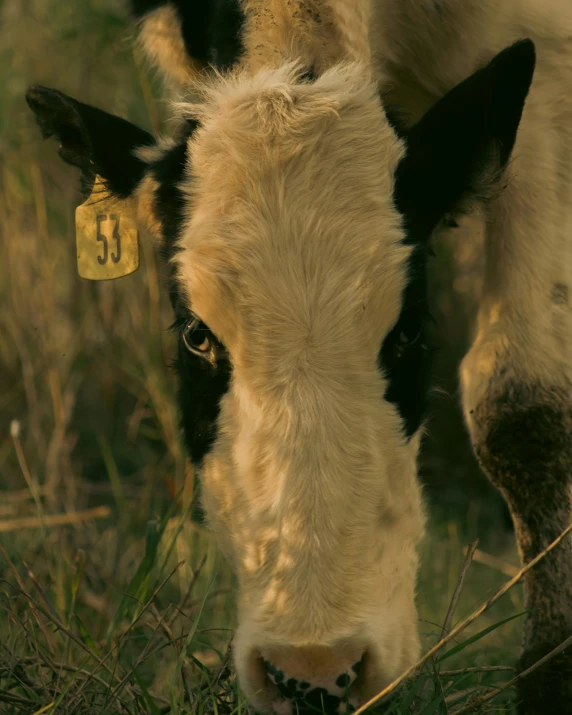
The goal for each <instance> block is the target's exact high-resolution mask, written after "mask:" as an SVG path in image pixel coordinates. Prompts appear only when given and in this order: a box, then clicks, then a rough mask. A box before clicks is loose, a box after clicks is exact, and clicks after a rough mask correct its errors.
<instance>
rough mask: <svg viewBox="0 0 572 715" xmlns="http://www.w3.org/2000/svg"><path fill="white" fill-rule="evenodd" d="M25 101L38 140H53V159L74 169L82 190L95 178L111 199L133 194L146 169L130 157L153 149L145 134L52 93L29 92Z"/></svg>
mask: <svg viewBox="0 0 572 715" xmlns="http://www.w3.org/2000/svg"><path fill="white" fill-rule="evenodd" d="M26 101H27V103H28V106H29V107H30V109H31V110H32V112H34V114H35V116H36V121H37V122H38V124H39V126H40V128H41V130H42V134H43V136H44V138H47V137H50V136H56V137H57V138H58V140H59V142H60V147H59V155H60V156H61V158H62V159H63V160H64V161H65V162H67V163H68V164H73V165H75V166H78V167H79V168H80V169H81V171H82V175H83V178H84V180H85V181H86V182H87V183H88V184H91V183H93V180H94V178H95V175H96V174H97V175H99V176H100V177H101V178H102V179H103V181H104V183H105V184H106V186H107V189H108V190H109V191H110V192H111V194H113V195H114V196H117V197H118V198H127V197H128V196H129V195H130V194H131V193H132V192H133V190H134V189H135V187H136V186H137V184H138V183H139V181H140V180H141V179H142V177H143V174H144V173H145V169H146V164H145V163H144V162H143V161H141V160H140V159H139V158H138V157H137V156H135V154H134V151H135V150H136V149H137V148H138V147H143V146H150V145H153V144H155V140H154V139H153V137H152V136H151V134H149V133H148V132H146V131H144V130H143V129H140V128H139V127H136V126H135V125H134V124H131V123H130V122H127V121H126V120H125V119H121V118H120V117H116V116H114V115H112V114H108V113H107V112H103V111H102V110H101V109H96V108H95V107H90V106H89V105H87V104H82V103H81V102H78V101H77V100H75V99H72V98H71V97H68V96H67V95H65V94H63V92H58V91H57V90H56V89H48V88H47V87H39V86H34V87H30V88H29V89H28V91H27V92H26Z"/></svg>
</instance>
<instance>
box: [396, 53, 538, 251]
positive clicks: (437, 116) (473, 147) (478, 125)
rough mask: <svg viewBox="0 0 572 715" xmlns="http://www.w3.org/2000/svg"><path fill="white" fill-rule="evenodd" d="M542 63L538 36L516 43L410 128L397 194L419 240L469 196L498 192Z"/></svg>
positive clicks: (408, 225) (400, 168) (398, 205)
mask: <svg viewBox="0 0 572 715" xmlns="http://www.w3.org/2000/svg"><path fill="white" fill-rule="evenodd" d="M534 65H535V50H534V43H533V42H532V40H529V39H526V40H521V41H519V42H516V43H515V44H514V45H511V46H510V47H508V48H507V49H505V50H503V51H502V52H500V53H499V54H498V55H497V56H496V57H495V58H494V59H493V60H492V61H491V62H490V63H489V64H488V65H487V66H486V67H483V68H482V69H481V70H479V71H477V72H475V73H474V74H473V75H471V76H470V77H469V78H468V79H466V80H465V81H464V82H461V84H459V85H457V86H456V87H455V88H454V89H452V90H451V91H450V92H448V93H447V94H446V95H445V96H444V97H443V98H442V99H440V100H439V101H438V102H437V103H436V104H435V105H434V106H433V107H432V108H431V109H430V110H429V111H428V112H427V114H426V115H425V116H424V117H423V118H422V119H421V120H420V121H419V122H418V123H417V124H416V125H414V126H413V127H412V129H411V130H410V131H409V132H408V134H407V136H406V144H407V153H406V155H405V157H404V158H403V160H402V161H401V162H400V164H399V165H398V168H397V170H396V173H395V191H394V199H395V203H396V206H397V208H398V210H399V211H400V212H401V213H402V214H403V215H404V217H405V221H406V224H407V230H408V233H409V234H411V236H412V238H413V237H417V238H422V237H427V236H428V235H429V234H430V232H431V231H432V230H433V229H434V228H435V226H436V225H437V223H438V222H439V221H440V220H441V218H442V217H443V215H444V214H445V213H447V212H448V211H452V210H453V209H454V208H455V207H456V206H458V205H459V203H460V202H461V201H463V200H464V199H466V198H471V197H479V196H481V195H483V193H484V195H486V193H487V189H488V191H489V192H490V188H491V187H490V184H491V182H492V181H493V179H494V178H497V179H498V177H499V175H500V173H501V172H502V170H503V169H504V168H505V166H506V164H507V162H508V160H509V158H510V155H511V152H512V149H513V147H514V143H515V140H516V133H517V129H518V125H519V123H520V119H521V116H522V110H523V107H524V102H525V99H526V96H527V94H528V90H529V88H530V84H531V82H532V76H533V74H534ZM487 185H488V186H487Z"/></svg>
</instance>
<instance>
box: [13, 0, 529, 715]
mask: <svg viewBox="0 0 572 715" xmlns="http://www.w3.org/2000/svg"><path fill="white" fill-rule="evenodd" d="M0 28H1V30H0V67H1V68H2V70H3V72H2V75H3V78H4V82H3V83H2V86H1V87H0V99H1V102H2V104H1V107H2V108H1V109H0V154H1V157H0V158H1V163H0V241H1V252H2V253H1V255H2V260H1V261H0V298H1V301H2V311H0V484H1V487H2V492H1V494H0V544H1V546H2V549H3V551H2V553H1V554H0V712H1V713H2V715H4V714H6V715H16V714H18V715H23V714H24V713H25V714H30V715H31V714H32V713H36V714H39V713H42V712H46V713H48V712H49V713H65V714H66V715H67V714H71V713H81V714H82V715H85V714H90V713H93V714H94V715H104V714H107V713H133V714H135V713H149V714H150V715H156V713H180V714H181V715H183V714H184V713H191V712H192V713H203V712H205V713H211V712H212V713H221V714H222V713H235V712H237V713H239V712H243V711H247V710H248V704H247V703H245V702H244V700H243V699H241V697H240V694H239V692H238V689H237V686H236V680H235V678H234V675H233V673H232V668H231V667H230V665H229V659H228V645H229V641H230V637H231V634H232V628H233V626H234V620H233V618H234V616H233V614H234V610H233V598H234V594H233V587H234V581H233V577H232V575H231V574H230V573H229V570H228V568H227V566H226V565H225V563H224V562H223V561H222V560H221V558H220V556H219V555H218V554H217V551H216V548H215V546H214V543H213V540H212V536H211V535H210V534H209V533H208V532H207V531H205V530H204V529H203V528H202V527H201V526H200V525H199V524H198V523H197V520H196V519H191V518H190V517H191V516H193V510H194V506H195V498H194V497H195V496H196V484H195V483H194V480H193V477H192V474H190V473H189V472H187V471H186V465H185V456H184V452H183V449H182V446H181V444H180V441H179V434H178V418H177V414H176V409H175V399H174V396H175V387H174V383H173V376H172V375H171V374H170V372H169V369H168V367H167V363H168V359H169V357H170V356H171V355H172V348H173V345H172V336H171V335H170V334H169V333H168V331H167V326H168V325H169V323H170V320H171V317H170V313H169V306H168V304H167V303H168V301H167V298H166V295H165V286H164V283H163V282H162V277H161V270H162V269H161V266H160V265H159V264H158V263H157V261H156V257H155V255H154V252H153V249H152V246H151V243H150V241H148V240H143V242H142V243H143V256H142V267H141V269H140V270H139V271H138V272H137V273H136V274H134V275H131V276H128V277H126V278H124V279H121V280H119V281H111V282H103V283H99V284H98V283H91V282H88V281H83V280H81V279H80V278H78V276H77V272H76V267H75V249H74V227H73V212H74V207H75V205H76V204H77V176H76V173H75V170H73V169H71V168H70V167H66V166H65V165H64V164H63V163H62V162H61V161H60V160H59V159H58V157H57V156H56V151H55V149H56V147H55V145H54V144H53V143H52V142H42V141H41V139H40V137H39V132H38V131H37V129H36V128H35V127H34V126H33V120H32V116H31V114H30V113H29V112H28V111H27V109H26V107H25V103H24V99H23V97H24V91H25V88H26V86H27V85H28V84H31V83H40V84H46V85H48V86H55V87H57V88H59V89H61V90H63V91H65V92H67V93H69V94H71V95H72V96H75V97H77V98H78V99H81V100H83V101H86V102H91V103H94V104H97V105H99V106H101V107H102V108H104V109H106V110H108V111H111V112H115V113H118V114H121V115H123V116H126V117H128V118H129V119H131V120H132V121H135V122H137V123H139V124H140V125H141V126H144V127H145V128H147V129H151V128H153V127H155V128H156V127H157V126H159V125H161V124H164V123H165V119H166V118H167V117H168V109H167V107H166V105H165V103H164V101H163V100H162V99H161V93H160V88H159V86H158V83H157V82H156V81H155V79H154V78H153V76H152V75H150V74H149V72H148V71H147V70H146V69H145V68H144V65H142V64H141V63H140V62H139V61H138V59H137V57H136V56H135V55H134V52H133V45H132V42H131V38H130V31H129V30H128V29H126V28H127V25H126V22H125V9H124V5H123V3H121V2H119V0H84V1H83V2H81V3H75V2H74V3H72V2H64V1H63V0H27V1H26V2H23V1H22V0H4V2H2V3H0ZM495 508H496V507H495ZM93 509H98V510H99V511H96V512H92V514H93V513H95V514H96V515H97V516H98V518H91V517H87V518H85V519H83V520H81V519H79V518H78V517H77V514H78V512H79V511H82V510H93ZM106 509H107V511H106ZM485 511H486V506H485ZM62 514H64V515H67V517H68V518H69V519H70V520H72V521H73V523H72V524H70V525H64V526H50V518H51V517H52V516H53V515H62ZM74 515H76V516H75V517H74ZM194 516H196V513H195V514H194ZM485 516H486V515H485ZM469 517H470V518H469V519H468V522H467V521H466V520H465V521H463V520H461V522H460V523H461V524H466V527H463V528H460V527H458V526H455V524H456V523H457V522H455V521H452V520H451V519H449V518H448V517H447V518H442V517H440V516H439V515H438V514H437V513H434V514H433V526H432V528H431V530H430V535H429V537H428V539H427V542H426V544H425V546H424V553H423V568H422V572H421V575H420V581H419V598H418V600H419V606H420V617H421V630H422V633H423V642H424V647H429V646H431V645H433V644H434V643H435V642H436V639H437V638H438V636H439V634H440V631H441V626H442V623H443V621H444V618H445V614H446V611H447V608H448V605H449V602H450V599H451V596H452V593H453V591H454V589H455V584H456V582H457V579H458V576H459V572H460V570H461V567H462V563H463V558H464V557H463V549H464V547H465V546H466V545H467V544H468V543H469V541H470V540H472V539H473V538H474V536H475V533H476V532H478V531H479V529H478V528H477V526H475V525H478V524H479V523H485V522H486V523H487V524H488V523H489V522H488V521H486V519H484V521H483V520H481V521H479V519H477V518H476V517H475V512H474V510H473V511H472V512H471V513H470V515H469ZM74 519H75V521H74ZM34 520H35V521H34ZM465 532H466V533H465ZM485 536H486V547H487V549H489V550H491V551H494V552H495V553H497V554H500V555H501V556H502V558H504V559H505V560H506V561H509V562H512V563H513V564H516V563H517V559H516V554H515V551H514V547H513V546H512V542H508V545H507V543H505V541H506V537H505V536H504V531H503V530H502V529H500V528H499V529H498V530H495V529H489V530H488V531H487V533H486V534H485ZM506 578H507V577H506V576H505V575H503V574H501V573H500V572H498V571H496V570H493V569H491V568H489V567H487V566H484V565H482V564H480V563H473V565H472V566H471V567H470V569H469V571H468V574H467V577H466V581H465V585H464V588H463V591H462V594H461V598H460V600H459V603H458V605H457V608H456V613H455V618H454V621H453V622H456V621H457V620H458V619H460V618H462V617H464V616H466V615H468V614H469V613H470V612H472V611H473V610H474V608H475V607H477V606H478V605H479V604H480V603H482V602H483V601H484V600H486V599H487V598H488V597H490V595H491V594H492V593H493V592H494V591H495V590H496V589H497V588H498V587H499V586H500V585H501V584H502V583H503V582H504V581H505V580H506ZM521 612H522V594H521V593H520V591H519V590H518V588H517V589H514V590H513V591H511V592H510V593H509V594H508V595H507V596H506V597H504V598H503V599H502V600H501V601H500V602H499V603H498V604H497V605H496V606H495V607H494V608H493V609H492V610H491V611H490V612H488V613H487V614H485V615H484V616H483V617H481V618H480V619H479V620H478V621H477V622H476V623H475V624H473V625H472V626H471V627H470V628H469V629H468V630H467V632H465V633H463V634H462V635H461V636H460V637H461V639H462V641H461V642H462V643H465V644H466V647H464V648H462V649H461V648H459V643H460V642H459V641H455V644H453V643H452V644H450V645H449V646H447V647H446V648H445V653H441V658H442V660H439V659H437V660H436V661H435V662H434V663H431V664H430V665H429V667H428V668H427V669H426V670H425V671H423V672H422V673H420V674H419V675H418V676H417V677H415V678H413V679H412V680H411V681H409V682H408V683H407V684H405V686H404V687H402V688H401V689H400V690H399V691H398V692H397V693H396V695H395V697H394V699H393V700H392V701H391V704H390V705H389V711H390V712H392V713H394V714H399V715H404V714H405V713H416V714H418V715H430V714H431V713H437V714H438V715H442V714H443V713H447V714H448V715H453V713H455V712H457V711H458V710H459V709H460V708H461V707H464V705H466V704H467V703H468V702H470V698H471V697H473V695H474V691H475V689H477V690H478V692H479V693H480V694H482V693H483V692H489V691H486V690H485V689H486V688H494V687H495V686H497V685H499V684H501V683H503V682H506V681H507V680H509V679H510V678H511V677H512V671H511V670H509V668H511V667H512V666H513V665H514V664H515V661H516V658H517V657H518V650H519V642H520V633H521V627H522V623H521V621H522V619H521V618H515V619H514V620H509V621H507V622H505V623H504V624H503V625H501V626H499V627H498V628H493V629H492V630H491V631H490V632H488V633H487V634H486V635H485V636H484V637H482V638H479V639H478V640H474V641H473V642H470V639H471V638H474V637H475V636H476V634H478V633H479V632H482V631H484V630H485V629H487V628H491V627H492V626H495V625H496V624H499V623H501V622H503V621H506V619H508V618H510V617H511V616H514V615H515V614H519V613H521ZM455 647H456V648H457V650H456V652H454V653H453V655H451V656H450V657H448V658H445V659H443V656H444V654H446V653H447V652H449V653H451V652H453V651H454V650H455ZM493 667H498V668H500V669H498V670H484V668H493ZM467 668H472V669H473V670H472V671H471V672H470V673H465V672H460V673H459V672H458V671H464V670H466V669H467ZM512 698H513V694H512V691H506V692H504V691H503V692H501V693H500V694H499V696H498V698H497V699H495V700H494V701H492V703H491V704H490V705H487V706H486V707H485V708H483V709H482V710H481V711H482V712H501V713H510V712H512V709H511V708H512V704H511V703H512Z"/></svg>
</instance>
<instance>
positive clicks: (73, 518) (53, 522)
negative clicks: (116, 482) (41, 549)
mask: <svg viewBox="0 0 572 715" xmlns="http://www.w3.org/2000/svg"><path fill="white" fill-rule="evenodd" d="M109 516H111V509H110V508H109V507H108V506H96V507H94V508H93V509H83V510H82V511H71V512H69V513H67V514H46V515H45V516H43V517H38V516H26V517H21V518H19V519H5V520H3V521H0V532H4V533H6V532H8V531H20V529H41V528H44V527H50V526H69V525H70V524H79V523H81V522H84V521H90V520H91V519H105V518H107V517H109Z"/></svg>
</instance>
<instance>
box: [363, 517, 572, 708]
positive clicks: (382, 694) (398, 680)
mask: <svg viewBox="0 0 572 715" xmlns="http://www.w3.org/2000/svg"><path fill="white" fill-rule="evenodd" d="M571 531H572V524H569V525H568V526H567V527H566V529H564V531H563V532H562V533H561V534H560V535H559V536H558V537H557V538H556V539H554V541H553V542H552V543H551V544H549V545H548V546H547V547H546V548H545V549H544V550H543V551H541V552H540V553H539V554H538V556H535V558H533V559H532V561H529V563H528V564H526V566H523V567H522V568H521V569H520V571H519V572H518V573H517V574H516V575H515V576H514V577H513V578H511V579H510V581H507V582H506V583H505V584H504V586H502V587H501V588H499V590H498V591H497V592H496V593H495V594H494V595H493V596H491V598H489V600H488V601H487V602H486V603H484V604H483V605H482V606H481V607H480V608H477V610H476V611H473V613H471V615H470V616H467V618H465V619H464V620H463V621H461V622H460V623H458V624H457V625H456V626H455V628H453V629H452V630H451V631H449V634H448V635H446V636H445V637H444V638H443V639H441V640H440V641H439V642H438V643H436V644H435V645H434V646H433V647H432V648H430V649H429V650H428V651H427V652H426V653H425V655H424V656H423V657H422V658H420V659H419V660H418V661H417V663H415V664H414V665H412V666H411V667H410V668H408V669H407V670H406V671H405V672H404V673H402V674H401V675H400V676H399V678H396V679H395V680H394V681H393V682H392V683H390V684H389V685H388V686H387V687H386V688H384V689H383V690H382V691H380V692H379V693H377V695H374V696H373V698H370V700H368V701H367V703H365V704H364V705H362V706H361V707H360V708H358V709H357V710H356V711H355V713H354V715H361V713H363V712H365V711H366V710H367V709H368V708H370V707H371V706H372V705H374V704H375V703H377V702H378V701H379V700H381V699H382V698H384V697H386V696H387V695H389V694H390V693H392V692H393V691H394V690H395V689H396V688H397V687H399V686H400V685H401V683H403V682H404V681H405V680H407V678H409V676H410V675H413V673H415V671H416V670H417V669H418V668H420V667H421V666H422V665H424V664H425V663H426V662H427V661H428V660H429V659H430V658H431V657H432V656H434V655H435V653H437V652H439V650H441V648H442V647H443V646H444V645H445V644H446V643H448V642H449V641H451V640H452V639H453V638H455V637H456V636H458V635H459V633H461V632H462V631H464V630H465V628H467V626H470V625H471V623H473V622H474V621H476V620H477V618H479V616H482V615H483V613H485V611H488V610H489V608H491V606H493V605H494V604H495V603H496V602H497V601H498V600H499V598H502V597H503V596H504V595H505V593H507V592H508V591H510V589H511V588H512V587H513V586H515V585H516V584H517V583H518V582H519V581H520V579H521V578H522V577H523V576H524V575H525V574H526V573H528V572H529V571H530V570H531V569H532V568H534V566H536V564H537V563H538V562H539V561H541V560H542V559H543V558H544V557H545V556H546V554H548V553H550V551H552V549H554V548H555V547H556V546H558V544H559V543H560V542H561V541H562V540H563V539H565V538H566V537H567V536H568V534H569V533H570V532H571Z"/></svg>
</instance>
